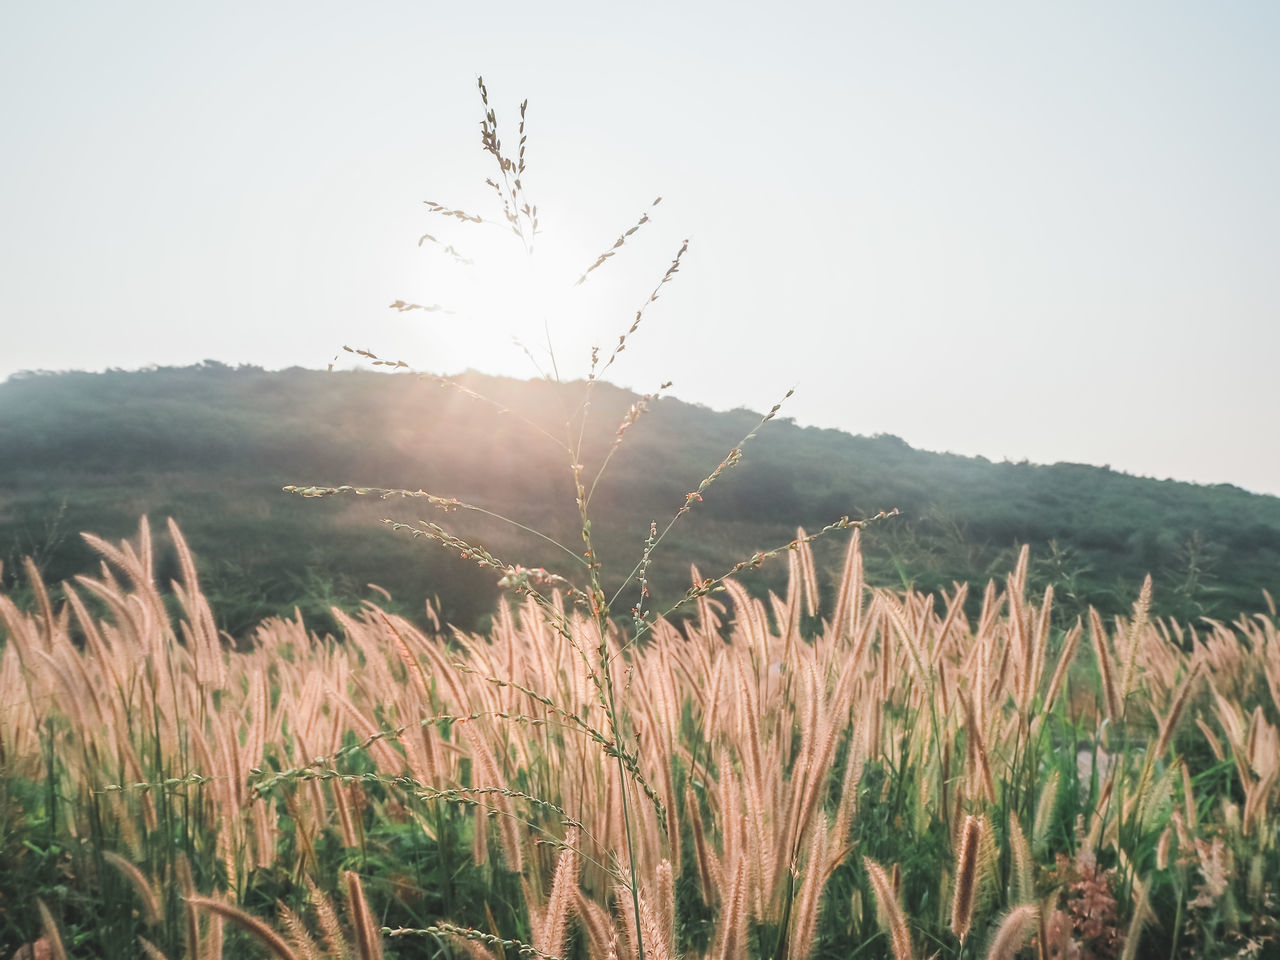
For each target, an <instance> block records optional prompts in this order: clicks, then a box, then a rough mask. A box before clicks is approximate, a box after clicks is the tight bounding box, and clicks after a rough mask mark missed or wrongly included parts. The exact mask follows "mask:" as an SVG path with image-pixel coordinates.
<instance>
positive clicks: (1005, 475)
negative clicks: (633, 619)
mask: <svg viewBox="0 0 1280 960" xmlns="http://www.w3.org/2000/svg"><path fill="white" fill-rule="evenodd" d="M462 380H463V381H464V382H465V383H466V384H467V385H468V386H469V387H471V388H472V389H474V390H476V391H478V392H480V393H482V394H484V395H485V396H487V397H490V398H492V399H493V400H494V401H496V403H497V405H498V406H501V407H505V408H507V409H508V410H509V411H511V412H508V413H502V412H499V411H498V409H497V408H496V407H495V406H494V405H490V404H487V403H484V402H481V401H477V400H474V399H471V398H469V397H467V396H465V395H464V394H463V393H462V392H460V391H458V390H454V389H449V388H446V387H442V386H440V385H438V384H436V383H433V382H431V381H424V380H421V379H419V378H416V377H413V376H411V375H407V374H401V375H388V374H380V373H374V372H348V373H321V372H317V371H308V370H301V369H293V370H287V371H283V372H266V371H263V370H260V369H256V368H238V369H237V368H231V367H227V366H223V365H221V364H215V363H206V364H203V365H200V366H198V367H190V368H180V369H179V368H163V369H155V370H146V371H139V372H120V371H111V372H107V373H103V374H85V373H65V374H39V375H23V376H18V377H14V378H11V379H10V380H9V381H7V382H5V383H4V384H0V559H4V560H5V565H4V577H5V579H6V581H8V582H9V584H10V585H14V584H15V583H18V582H20V581H21V576H20V569H19V568H20V564H19V562H18V561H19V559H20V557H21V556H22V555H24V554H28V553H29V554H32V555H33V556H34V558H35V560H36V562H37V564H38V565H39V566H40V567H41V568H42V570H43V571H44V573H45V576H46V578H47V579H49V580H51V581H57V580H59V579H61V578H66V577H70V576H73V575H75V574H76V573H80V572H83V571H84V570H85V569H86V568H87V565H89V564H91V563H92V562H93V554H92V551H91V550H90V549H89V548H88V546H87V545H85V544H84V543H83V541H81V539H80V538H79V537H78V536H77V535H76V534H77V533H78V532H79V531H81V530H88V531H93V532H96V533H99V534H101V535H103V536H105V537H109V538H118V537H121V536H125V535H128V534H129V533H130V532H131V531H132V530H134V529H136V526H137V523H138V518H139V517H140V516H141V515H143V514H147V515H149V516H150V518H151V520H152V522H153V524H155V525H159V524H160V521H162V520H163V518H164V517H166V516H172V517H174V518H175V519H176V520H177V521H178V523H179V524H180V526H181V528H182V530H183V531H184V533H185V535H186V537H187V539H188V541H189V542H190V544H191V546H192V547H193V549H194V550H195V552H196V554H197V556H198V557H199V559H200V561H201V569H202V572H203V577H204V581H205V584H206V586H207V588H208V592H209V593H210V595H211V598H212V600H213V603H214V605H215V613H216V614H217V615H218V617H219V619H220V621H221V624H222V626H223V627H224V629H226V630H228V631H230V632H232V633H239V632H243V631H244V630H246V629H247V628H248V627H249V626H250V625H251V624H252V623H253V622H255V621H256V620H257V619H258V618H259V617H261V616H263V615H265V614H269V613H276V612H288V611H290V610H291V609H292V608H293V606H294V605H295V604H299V605H301V606H302V608H303V610H304V613H306V614H307V615H308V616H310V617H313V618H316V617H322V616H323V612H324V610H325V609H326V608H327V606H328V605H329V604H330V603H334V602H338V603H342V604H352V603H356V602H358V601H359V600H360V599H362V598H371V599H372V598H374V597H375V596H377V598H378V599H381V595H380V594H375V592H374V591H373V590H371V588H370V587H368V586H367V584H370V583H373V584H377V585H378V586H380V587H382V588H383V589H385V590H387V591H389V592H390V593H391V594H392V596H393V597H394V605H395V606H397V607H398V608H400V609H402V610H405V611H406V612H409V613H411V614H415V613H420V612H421V606H420V605H421V602H422V599H423V598H424V597H433V596H434V597H437V598H438V600H439V603H440V607H441V612H442V615H443V616H444V617H445V618H446V619H449V620H451V621H453V622H455V623H458V624H460V625H463V626H467V627H470V626H474V625H475V624H476V623H477V622H478V621H479V620H480V619H482V618H483V617H484V616H485V615H486V613H487V611H488V610H489V609H490V607H491V605H492V603H493V601H494V598H495V597H496V595H497V591H496V587H495V584H494V583H493V577H492V576H491V575H489V574H486V573H484V572H482V571H479V570H477V569H475V568H474V567H471V566H468V565H467V564H465V563H463V562H460V561H459V560H458V558H457V557H454V556H449V555H448V554H447V553H446V552H445V551H443V550H441V549H439V548H438V547H436V546H434V545H432V544H430V543H427V542H424V541H414V540H412V539H411V538H409V537H407V536H405V535H403V534H399V535H397V534H395V533H392V532H391V531H389V530H387V529H385V528H382V527H380V526H379V525H378V522H377V521H378V520H379V518H381V517H384V516H385V517H391V518H395V519H401V520H407V521H412V520H415V519H418V518H423V519H431V520H435V521H438V522H440V523H442V524H444V525H445V526H446V527H448V528H449V529H450V530H452V531H454V532H456V533H457V534H459V535H460V536H463V537H465V538H467V539H470V540H474V541H479V542H482V543H484V544H486V545H487V546H488V547H489V548H490V550H491V551H492V552H493V553H494V554H495V555H497V556H498V557H500V558H501V559H502V560H504V561H506V562H510V563H522V564H524V565H526V566H546V567H548V568H551V569H563V565H562V564H561V563H560V562H559V558H562V557H563V555H562V554H560V555H559V557H558V554H559V551H557V550H556V549H555V548H552V547H549V546H548V545H547V544H546V543H545V542H544V541H541V540H538V539H536V538H533V537H531V536H529V535H528V534H524V533H521V532H520V531H518V530H514V529H513V528H509V527H504V526H501V525H498V524H496V523H494V522H492V521H486V520H484V518H482V517H479V516H477V515H476V514H474V513H457V512H455V513H450V514H449V515H447V516H445V515H443V514H441V513H440V512H439V511H435V510H433V509H432V508H431V507H429V506H426V505H425V504H424V503H423V502H422V501H405V500H398V499H397V500H388V501H379V500H376V499H359V500H356V499H351V500H334V499H328V500H321V501H314V502H313V501H308V500H303V499H301V498H299V497H296V496H290V495H288V494H285V493H283V492H281V489H280V488H281V487H282V486H284V485H287V484H312V483H315V484H324V485H331V484H342V483H350V484H355V485H363V486H377V487H409V488H412V489H419V488H423V489H426V490H428V491H430V492H432V493H437V494H440V495H443V496H449V497H458V498H460V499H464V500H468V501H470V502H472V503H477V504H479V505H482V506H484V507H486V508H488V509H490V510H492V511H494V512H495V513H500V514H504V515H506V516H510V517H513V518H515V519H517V520H519V521H521V522H522V523H524V524H526V525H527V526H529V527H533V528H536V529H538V530H541V531H544V532H546V533H548V534H550V535H552V536H554V537H555V538H556V539H559V540H560V541H561V542H562V543H565V544H567V545H568V546H569V547H570V548H571V549H577V548H578V547H577V545H578V544H579V543H580V539H579V537H578V533H577V527H576V523H575V521H576V508H575V507H574V503H573V494H572V485H571V474H570V471H569V467H568V462H567V460H566V457H565V454H564V451H563V450H561V449H559V448H557V446H556V445H555V443H554V442H553V440H552V439H549V438H548V437H547V436H545V435H544V434H543V433H542V432H540V431H539V430H538V429H535V427H534V426H531V425H530V424H529V423H527V422H526V421H530V422H532V424H534V425H536V426H537V427H540V428H542V429H545V430H546V431H547V432H548V433H550V434H551V435H552V437H553V438H559V437H563V436H565V435H566V418H567V416H568V414H569V412H570V411H572V410H573V409H574V408H575V407H576V405H577V403H578V400H579V398H580V396H581V393H582V390H583V389H584V385H583V384H581V383H573V384H565V385H558V384H555V383H551V382H547V381H529V382H521V381H515V380H508V379H499V378H490V377H482V376H479V375H467V376H465V377H463V378H462ZM636 399H637V397H636V396H635V395H633V394H630V393H628V392H626V391H623V390H620V389H618V388H615V387H612V386H608V385H605V384H600V385H598V386H597V388H596V393H595V396H594V399H593V402H592V407H591V420H590V421H589V424H588V432H587V444H586V455H585V456H584V458H583V459H584V466H585V468H586V469H585V471H584V475H585V476H587V477H591V476H593V475H594V472H595V468H596V466H597V465H598V464H599V462H600V460H601V458H602V457H603V455H604V454H605V453H606V452H607V450H608V449H609V447H610V445H611V444H612V443H613V440H614V438H615V435H616V433H617V428H618V425H619V423H620V422H621V421H622V420H623V417H624V415H625V414H626V411H627V409H628V407H629V406H630V405H631V404H632V403H633V402H635V401H636ZM759 419H760V415H759V414H758V413H753V412H750V411H746V410H735V411H730V412H727V413H717V412H713V411H711V410H708V409H706V408H703V407H698V406H693V405H690V404H686V403H682V402H680V401H678V400H675V399H669V398H668V399H662V400H660V401H657V402H656V403H654V404H652V405H651V407H650V409H649V411H648V412H647V413H646V414H645V415H644V416H643V417H641V418H640V420H639V421H638V422H637V423H636V424H635V425H634V426H632V427H631V428H629V429H628V430H627V431H626V433H625V435H624V442H623V443H622V445H621V447H620V448H619V450H618V453H617V455H616V456H615V457H614V459H613V461H612V463H611V465H610V469H609V472H608V473H607V474H606V476H605V479H604V480H602V481H601V483H600V486H599V488H598V490H597V493H596V496H595V498H594V500H593V502H592V509H593V512H594V515H595V528H594V532H595V535H596V537H597V543H598V546H599V552H600V555H601V559H602V560H603V562H604V563H605V565H606V569H607V570H612V571H613V573H614V575H615V578H621V577H622V576H623V575H625V573H626V572H627V571H628V570H630V569H631V567H632V565H633V564H634V563H635V561H636V560H637V559H638V557H639V555H640V551H641V548H642V545H643V541H644V538H645V536H646V534H647V533H648V529H649V524H650V522H651V521H658V522H659V523H664V522H665V521H666V520H667V519H668V518H669V517H670V516H671V515H672V513H673V512H674V511H675V510H676V509H677V508H678V507H679V506H680V504H682V503H683V502H684V499H685V495H686V494H687V493H688V492H689V491H691V490H693V489H694V488H695V487H696V486H697V484H698V482H699V480H700V479H701V478H702V477H704V476H705V475H706V474H708V473H709V472H710V471H711V470H712V469H713V468H714V467H715V466H716V464H717V463H718V462H719V461H720V459H721V458H722V457H723V456H724V455H725V454H726V453H727V452H728V451H729V450H730V449H731V448H732V447H733V446H734V445H736V444H737V443H738V442H739V441H740V440H741V439H742V437H743V436H744V435H745V434H747V433H748V432H749V431H750V430H751V429H752V428H753V427H754V426H755V425H756V424H757V423H758V421H759ZM895 507H896V508H898V510H899V511H900V512H901V516H899V517H896V518H892V519H890V520H888V521H885V522H882V523H879V524H877V525H875V526H874V527H873V528H872V529H870V530H869V531H868V532H867V535H866V538H865V543H866V549H867V553H868V555H869V566H870V570H869V574H870V576H871V578H872V579H873V580H875V581H877V582H880V583H885V584H894V585H899V584H902V583H912V584H915V585H918V586H920V587H923V588H928V589H934V588H945V589H950V588H951V584H952V582H953V581H957V580H964V581H969V580H978V581H982V580H985V579H986V578H987V577H989V576H992V575H1003V573H1004V572H1005V571H1006V570H1007V569H1009V567H1010V565H1011V561H1012V556H1013V553H1014V551H1015V550H1016V548H1017V546H1018V545H1019V544H1021V543H1024V542H1025V543H1030V544H1031V546H1032V557H1033V565H1032V576H1033V583H1034V585H1036V586H1037V587H1039V588H1043V587H1044V586H1045V585H1047V584H1050V583H1052V584H1054V586H1055V589H1056V592H1057V598H1058V604H1057V605H1058V609H1059V612H1060V614H1061V615H1064V616H1071V615H1073V614H1074V613H1075V612H1078V611H1079V610H1082V609H1083V608H1084V606H1085V605H1087V604H1093V605H1095V606H1098V607H1099V608H1102V609H1103V610H1106V611H1119V610H1122V609H1125V608H1126V607H1127V606H1128V604H1129V603H1130V602H1131V601H1132V599H1133V596H1134V594H1135V593H1136V590H1137V586H1138V584H1139V583H1140V581H1141V579H1142V577H1143V576H1144V575H1145V574H1147V573H1148V572H1149V573H1151V574H1152V575H1153V576H1154V577H1155V581H1156V594H1155V596H1156V611H1157V612H1158V613H1162V614H1167V615H1173V616H1177V617H1180V618H1184V619H1185V618H1189V617H1194V616H1200V615H1209V616H1234V615H1235V614H1236V613H1238V612H1241V611H1247V610H1254V609H1259V608H1260V607H1261V605H1262V603H1263V597H1262V594H1261V591H1262V590H1263V589H1268V590H1270V591H1272V592H1273V593H1274V592H1275V591H1276V588H1277V587H1280V499H1277V498H1274V497H1265V496H1257V495H1253V494H1249V493H1247V492H1245V491H1243V490H1240V489H1238V488H1235V487H1231V486H1225V485H1220V486H1213V487H1206V486H1197V485H1193V484H1186V483H1176V482H1172V481H1154V480H1146V479H1139V478H1136V477H1131V476H1127V475H1124V474H1120V473H1116V472H1114V471H1111V470H1107V469H1102V468H1096V467H1089V466H1083V465H1079V464H1056V465H1053V466H1035V465H1031V464H1027V463H1018V464H1013V463H991V462H988V461H986V460H984V459H982V458H968V457H960V456H955V455H951V454H935V453H927V452H923V451H919V450H914V449H912V448H911V447H910V446H908V445H907V444H905V443H904V442H902V441H901V440H899V439H897V438H896V437H891V436H878V437H860V436H850V435H848V434H845V433H841V432H839V431H834V430H820V429H814V428H807V429H806V428H800V427H797V426H795V425H794V424H791V423H788V422H786V421H785V420H782V421H775V422H773V423H770V424H768V425H767V426H766V427H765V429H764V430H763V431H762V432H761V434H760V436H759V437H757V438H756V439H755V440H753V441H752V442H751V443H750V444H749V445H748V446H747V448H746V449H745V458H744V460H743V462H742V463H741V464H740V465H739V466H737V467H735V468H734V469H732V470H730V471H728V473H727V474H726V475H725V476H724V478H723V480H721V481H720V482H718V483H717V484H715V485H714V486H713V487H711V488H710V489H709V490H708V491H707V493H706V495H705V500H704V502H702V503H700V504H697V506H696V509H695V510H694V511H693V513H692V515H691V516H688V517H686V518H685V520H684V521H682V524H681V525H680V526H679V527H677V533H676V534H673V536H672V538H671V539H670V540H669V541H668V543H667V544H665V545H664V552H663V553H661V554H659V556H658V559H657V562H656V563H655V564H654V566H653V568H652V570H651V575H650V580H651V590H652V592H653V594H654V595H655V607H657V608H661V607H662V606H663V605H664V601H665V602H666V604H667V605H669V603H670V602H673V601H674V599H675V598H678V597H679V596H680V595H682V594H683V591H684V589H685V587H686V586H687V584H688V582H689V576H690V564H696V565H697V566H698V568H699V569H700V570H701V572H702V573H703V574H704V575H713V574H716V573H720V572H722V571H723V570H724V569H725V568H726V567H727V566H728V565H729V564H731V563H732V562H733V561H734V560H736V559H739V558H741V557H743V556H747V555H750V554H751V552H752V551H754V550H756V549H762V548H768V547H772V546H776V545H778V544H780V543H785V542H786V541H787V540H789V539H791V537H793V536H794V531H795V528H796V526H797V525H803V526H805V527H806V528H809V529H813V528H815V527H818V526H821V525H822V524H824V523H827V522H830V521H832V520H834V519H836V518H838V517H840V516H841V515H843V514H849V515H850V516H854V517H857V516H860V515H869V514H873V513H875V512H877V511H879V510H882V509H883V510H887V509H892V508H895ZM477 521H483V522H477ZM840 547H841V545H840V544H837V543H832V544H829V545H826V548H825V550H820V551H819V559H820V561H821V562H822V563H824V564H826V570H825V575H826V576H829V577H830V576H834V575H835V571H834V570H832V569H831V568H832V567H834V566H835V564H836V563H837V559H838V552H839V550H840ZM784 574H785V565H780V566H779V568H778V569H774V570H771V569H770V568H768V567H766V568H765V569H764V570H762V571H760V572H759V573H756V574H752V575H751V576H750V577H744V578H743V579H744V582H746V583H747V584H748V586H751V587H753V588H755V589H761V590H763V589H765V588H767V587H772V586H775V585H777V584H779V583H781V581H782V578H783V575H784ZM615 582H617V580H616V579H615ZM626 605H627V606H629V605H630V601H629V600H628V602H627V604H626Z"/></svg>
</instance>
